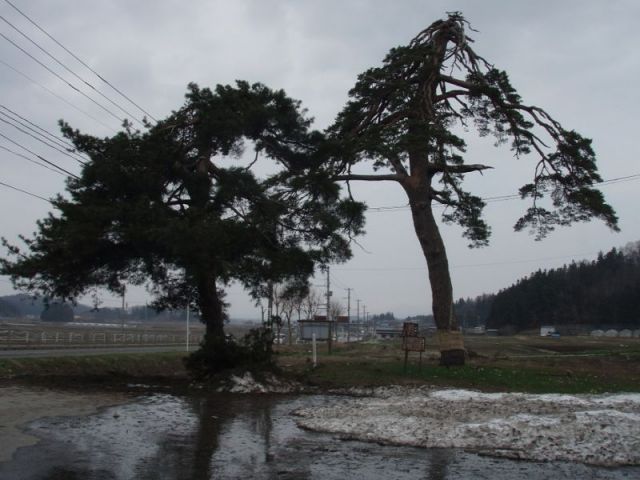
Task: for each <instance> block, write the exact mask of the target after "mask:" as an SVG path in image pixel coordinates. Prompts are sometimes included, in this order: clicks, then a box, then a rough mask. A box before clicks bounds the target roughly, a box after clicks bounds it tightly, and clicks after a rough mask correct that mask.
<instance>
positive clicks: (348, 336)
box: [347, 288, 353, 343]
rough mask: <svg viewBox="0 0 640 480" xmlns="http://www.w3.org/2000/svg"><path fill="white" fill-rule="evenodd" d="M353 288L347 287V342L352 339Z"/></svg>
mask: <svg viewBox="0 0 640 480" xmlns="http://www.w3.org/2000/svg"><path fill="white" fill-rule="evenodd" d="M351 290H353V288H347V343H349V341H350V340H351Z"/></svg>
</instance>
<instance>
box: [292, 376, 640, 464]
mask: <svg viewBox="0 0 640 480" xmlns="http://www.w3.org/2000/svg"><path fill="white" fill-rule="evenodd" d="M371 394H372V396H371V397H369V398H349V399H344V398H342V399H340V400H339V401H337V402H336V403H335V404H334V405H331V406H327V407H322V408H305V409H301V410H298V411H296V412H294V413H295V414H296V415H297V416H298V417H299V418H298V420H297V422H298V424H299V425H300V426H301V427H303V428H307V429H310V430H317V431H323V432H331V433H337V434H340V435H341V436H344V437H346V438H353V439H359V440H365V441H373V442H379V443H389V444H397V445H411V446H419V447H452V448H463V449H468V450H472V451H477V452H481V453H484V454H490V455H496V456H505V457H510V458H521V459H528V460H538V461H545V460H567V461H576V462H583V463H588V464H596V465H607V466H614V465H637V464H640V395H637V394H621V395H530V394H521V393H499V394H487V393H482V392H475V391H470V390H429V389H427V388H424V387H419V388H408V387H386V388H380V389H374V390H373V391H372V392H371Z"/></svg>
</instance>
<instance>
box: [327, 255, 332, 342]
mask: <svg viewBox="0 0 640 480" xmlns="http://www.w3.org/2000/svg"><path fill="white" fill-rule="evenodd" d="M326 268H327V322H329V324H328V325H329V339H328V342H327V348H328V349H329V353H331V347H332V343H333V331H332V328H331V275H330V274H329V265H327V267H326Z"/></svg>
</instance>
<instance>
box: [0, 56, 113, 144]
mask: <svg viewBox="0 0 640 480" xmlns="http://www.w3.org/2000/svg"><path fill="white" fill-rule="evenodd" d="M0 63H1V64H2V65H4V66H5V67H7V68H9V69H11V70H13V71H14V72H15V73H17V74H18V75H20V76H22V77H24V78H26V79H27V80H29V81H30V82H31V83H33V84H34V85H37V86H38V87H40V88H42V89H43V90H44V91H46V92H47V93H49V94H51V95H53V96H54V97H56V98H57V99H58V100H60V101H61V102H64V103H65V104H67V105H68V106H69V107H71V108H73V109H74V110H76V111H78V112H80V113H82V114H83V115H85V116H86V117H87V118H90V119H91V120H93V121H94V122H96V123H99V124H100V125H102V126H103V127H105V128H107V129H109V130H111V131H112V132H114V133H116V132H117V130H116V129H115V128H113V127H111V126H109V125H107V124H106V123H104V122H103V121H102V120H99V119H97V118H96V117H94V116H93V115H91V114H90V113H88V112H86V111H85V110H82V109H81V108H79V107H78V106H76V105H74V104H73V103H71V102H69V101H68V100H67V99H65V98H63V97H61V96H60V95H58V94H57V93H56V92H54V91H53V90H51V89H50V88H48V87H45V86H44V85H42V84H41V83H39V82H37V81H36V80H34V79H33V78H31V77H30V76H29V75H27V74H26V73H24V72H22V71H20V70H19V69H17V68H16V67H14V66H13V65H10V64H8V63H7V62H5V61H4V60H0Z"/></svg>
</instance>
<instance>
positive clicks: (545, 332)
mask: <svg viewBox="0 0 640 480" xmlns="http://www.w3.org/2000/svg"><path fill="white" fill-rule="evenodd" d="M554 333H558V332H556V327H552V326H550V325H545V326H542V327H540V336H541V337H550V336H552V335H553V334H554Z"/></svg>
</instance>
